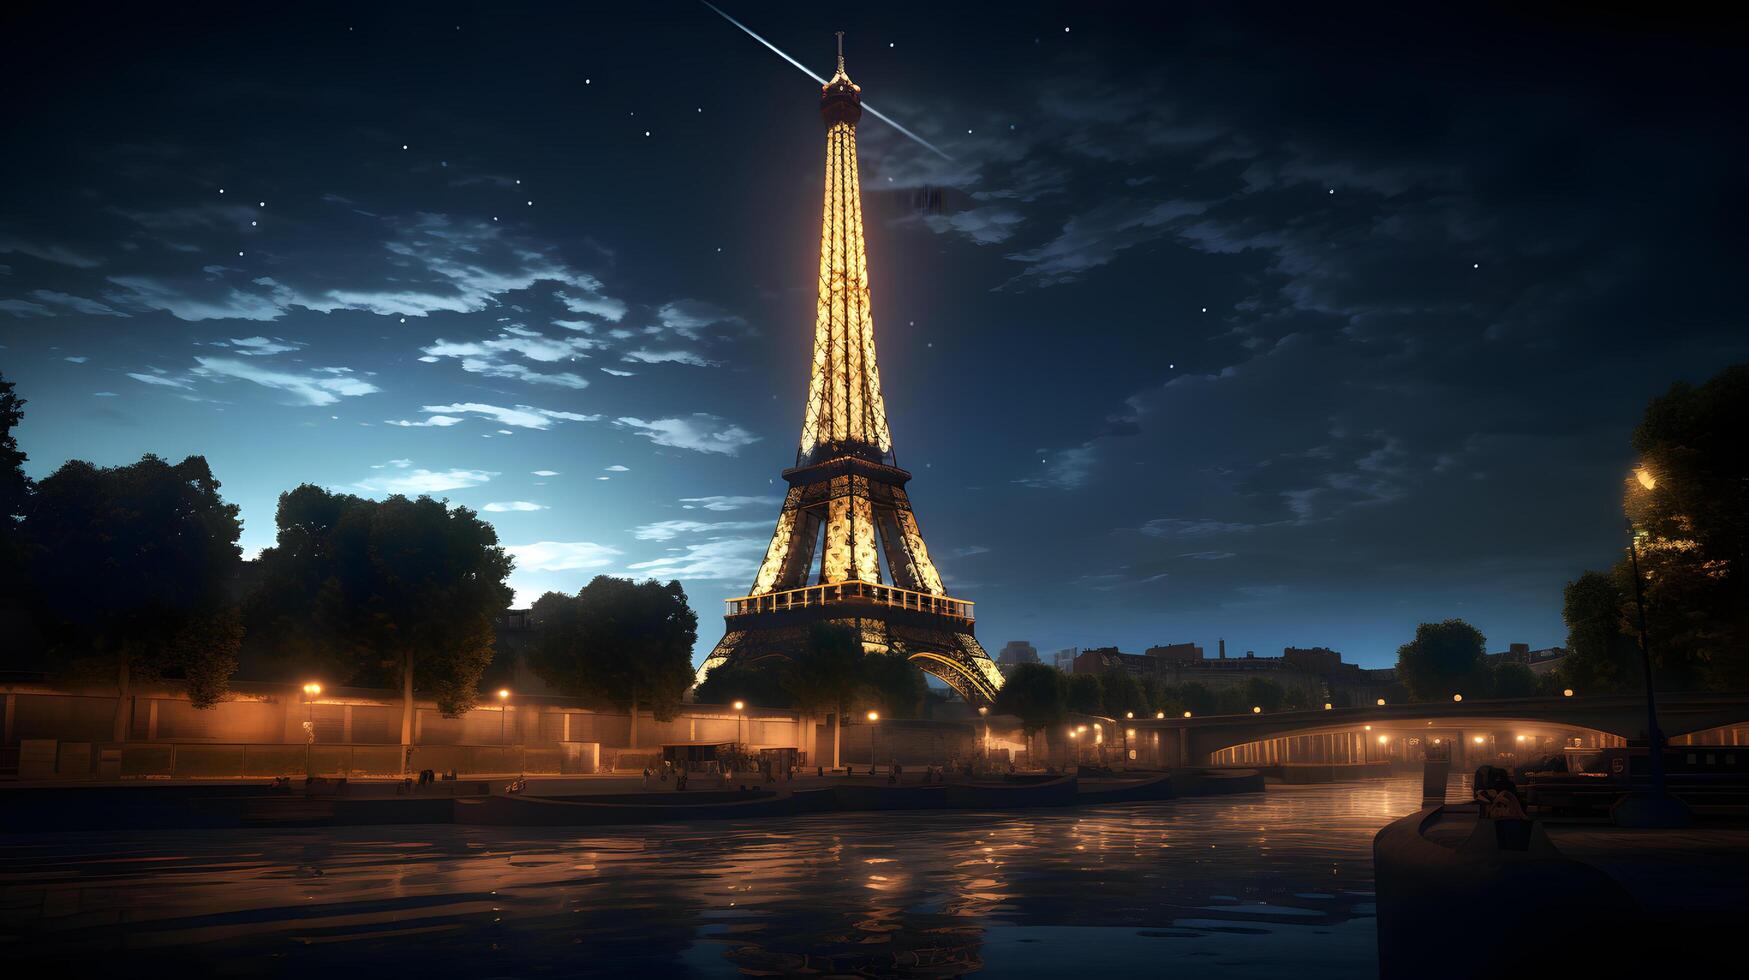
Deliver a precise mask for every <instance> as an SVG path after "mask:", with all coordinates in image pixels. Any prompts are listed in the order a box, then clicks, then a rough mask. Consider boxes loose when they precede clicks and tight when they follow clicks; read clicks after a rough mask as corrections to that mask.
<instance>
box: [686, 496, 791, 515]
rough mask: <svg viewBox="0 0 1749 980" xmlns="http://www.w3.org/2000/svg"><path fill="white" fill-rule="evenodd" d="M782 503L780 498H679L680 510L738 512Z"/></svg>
mask: <svg viewBox="0 0 1749 980" xmlns="http://www.w3.org/2000/svg"><path fill="white" fill-rule="evenodd" d="M781 503H783V498H782V497H736V496H716V497H681V498H680V509H681V510H712V511H719V512H720V511H729V510H740V509H742V508H744V507H775V506H777V505H778V504H781Z"/></svg>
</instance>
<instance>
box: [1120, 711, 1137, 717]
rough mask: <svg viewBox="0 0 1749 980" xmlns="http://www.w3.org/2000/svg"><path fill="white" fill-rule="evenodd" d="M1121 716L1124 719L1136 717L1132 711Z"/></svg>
mask: <svg viewBox="0 0 1749 980" xmlns="http://www.w3.org/2000/svg"><path fill="white" fill-rule="evenodd" d="M1123 716H1124V717H1125V718H1134V717H1135V716H1136V713H1135V712H1134V711H1126V712H1124V713H1123Z"/></svg>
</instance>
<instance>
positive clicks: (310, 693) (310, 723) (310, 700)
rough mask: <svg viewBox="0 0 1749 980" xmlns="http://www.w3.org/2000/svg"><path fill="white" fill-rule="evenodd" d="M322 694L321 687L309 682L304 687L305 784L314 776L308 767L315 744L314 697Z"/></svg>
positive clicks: (309, 766)
mask: <svg viewBox="0 0 1749 980" xmlns="http://www.w3.org/2000/svg"><path fill="white" fill-rule="evenodd" d="M321 693H322V685H320V684H318V683H316V682H315V681H310V682H308V683H306V684H305V685H304V705H305V709H306V711H307V712H308V713H307V714H306V715H305V716H304V781H305V782H306V783H307V782H309V780H310V777H311V776H313V775H314V774H315V772H314V770H313V769H312V768H311V765H310V746H311V745H314V744H315V742H316V695H318V694H321Z"/></svg>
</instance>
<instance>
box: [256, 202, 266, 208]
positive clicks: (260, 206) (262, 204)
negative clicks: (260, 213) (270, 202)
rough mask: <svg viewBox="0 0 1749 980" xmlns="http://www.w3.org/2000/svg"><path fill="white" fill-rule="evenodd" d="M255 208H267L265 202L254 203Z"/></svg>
mask: <svg viewBox="0 0 1749 980" xmlns="http://www.w3.org/2000/svg"><path fill="white" fill-rule="evenodd" d="M255 206H256V207H258V208H264V207H267V202H266V201H256V202H255Z"/></svg>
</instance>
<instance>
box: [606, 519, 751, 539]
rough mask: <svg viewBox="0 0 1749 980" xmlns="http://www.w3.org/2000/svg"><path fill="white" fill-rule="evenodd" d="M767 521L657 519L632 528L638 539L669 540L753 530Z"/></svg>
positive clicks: (634, 535)
mask: <svg viewBox="0 0 1749 980" xmlns="http://www.w3.org/2000/svg"><path fill="white" fill-rule="evenodd" d="M769 523H770V522H769V521H715V522H711V521H657V522H656V523H654V524H640V525H639V526H637V527H635V528H633V529H632V537H634V538H637V539H638V540H639V541H671V540H673V539H674V538H677V537H679V536H681V535H682V534H708V533H720V532H723V531H753V530H758V529H759V528H762V527H766V526H767V525H768V524H769Z"/></svg>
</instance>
